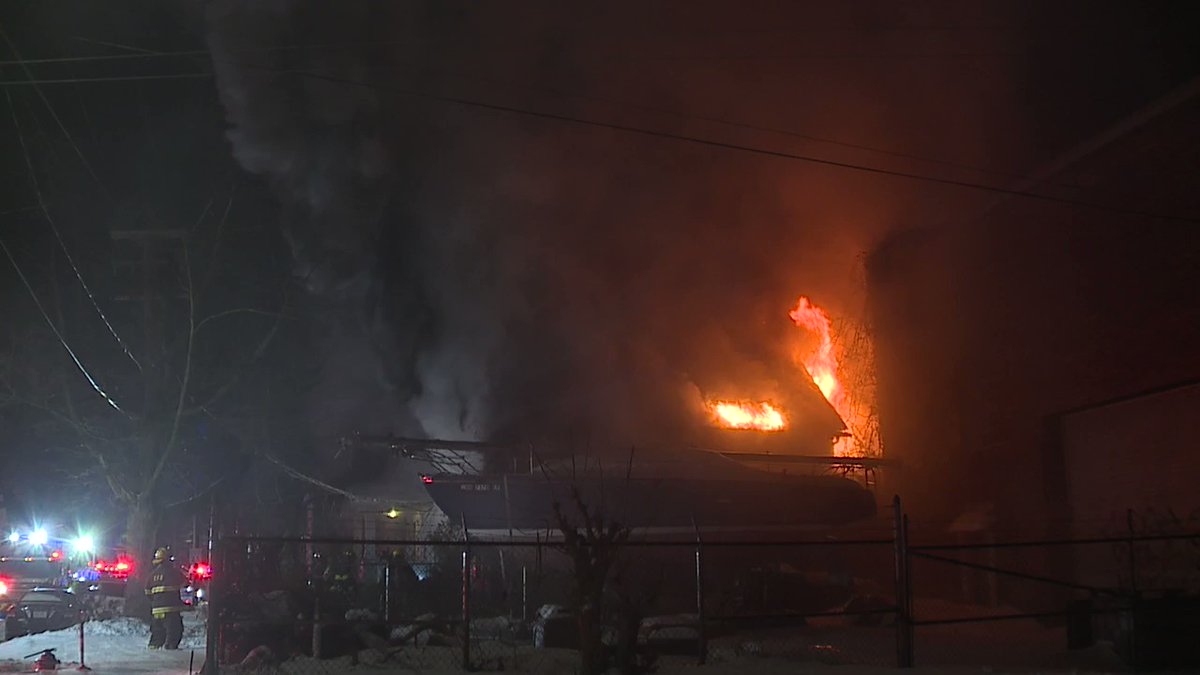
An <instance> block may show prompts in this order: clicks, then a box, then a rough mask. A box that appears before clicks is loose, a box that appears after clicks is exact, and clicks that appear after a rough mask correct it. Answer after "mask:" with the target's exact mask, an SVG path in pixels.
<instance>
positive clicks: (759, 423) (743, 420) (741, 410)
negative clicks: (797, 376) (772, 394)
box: [708, 401, 787, 431]
mask: <svg viewBox="0 0 1200 675" xmlns="http://www.w3.org/2000/svg"><path fill="white" fill-rule="evenodd" d="M708 409H709V411H711V412H712V415H713V418H714V419H715V421H716V422H717V424H719V425H720V426H722V427H725V428H727V429H756V430H758V431H781V430H783V429H785V428H787V418H785V417H784V416H783V411H781V410H780V409H779V408H776V407H775V406H773V405H771V404H770V403H768V402H766V401H761V402H757V403H756V402H754V401H709V403H708Z"/></svg>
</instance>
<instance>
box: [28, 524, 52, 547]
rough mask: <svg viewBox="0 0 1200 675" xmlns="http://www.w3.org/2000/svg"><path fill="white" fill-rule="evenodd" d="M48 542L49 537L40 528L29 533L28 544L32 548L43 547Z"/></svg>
mask: <svg viewBox="0 0 1200 675" xmlns="http://www.w3.org/2000/svg"><path fill="white" fill-rule="evenodd" d="M49 541H50V535H49V534H47V533H46V531H45V530H44V529H42V528H40V527H39V528H38V529H36V530H34V531H33V532H30V533H29V543H30V544H33V545H34V546H45V545H46V544H47V543H48V542H49Z"/></svg>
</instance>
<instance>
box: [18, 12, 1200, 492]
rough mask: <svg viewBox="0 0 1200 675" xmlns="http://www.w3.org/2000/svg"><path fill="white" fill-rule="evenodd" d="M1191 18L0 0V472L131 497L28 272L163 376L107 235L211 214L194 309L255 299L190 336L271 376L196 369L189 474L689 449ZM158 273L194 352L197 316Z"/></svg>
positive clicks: (61, 315)
mask: <svg viewBox="0 0 1200 675" xmlns="http://www.w3.org/2000/svg"><path fill="white" fill-rule="evenodd" d="M1197 18H1200V17H1198V16H1197V8H1195V7H1194V6H1193V5H1192V3H1175V4H1172V3H1155V4H1146V3H1122V2H1064V3H1043V2H1006V1H1004V2H1002V1H997V2H978V3H961V2H953V1H949V0H947V1H946V2H917V3H902V4H897V3H892V2H868V3H851V4H842V3H826V2H799V3H794V2H750V3H746V2H740V3H719V2H700V3H666V4H654V5H650V6H648V5H646V4H645V3H641V2H628V3H626V2H616V3H613V2H602V3H558V2H531V3H519V4H510V3H470V2H462V3H458V2H454V3H448V2H428V3H416V2H413V3H407V2H406V3H396V2H381V3H344V2H321V3H317V2H287V1H282V0H281V1H277V2H256V3H245V2H232V1H229V2H226V1H217V2H207V3H191V2H161V1H154V2H150V1H144V2H135V1H130V0H122V1H120V2H104V3H85V2H56V1H45V2H24V1H22V2H8V3H5V4H4V5H3V6H2V7H0V27H2V28H3V30H4V35H5V37H4V38H3V44H0V55H2V57H0V62H2V63H0V80H2V81H3V83H4V93H5V96H6V98H5V99H4V100H3V101H0V103H2V104H3V107H4V110H2V111H0V159H2V161H3V164H2V166H0V171H2V172H3V176H4V181H3V188H2V191H0V195H3V197H2V200H0V238H2V239H3V241H4V242H5V244H6V246H7V247H8V249H9V250H10V252H11V254H12V256H13V259H14V260H15V261H16V263H17V264H16V266H15V267H14V265H12V264H10V261H9V260H8V259H7V258H5V259H3V260H0V268H2V269H3V271H2V272H0V327H2V328H3V331H2V332H3V337H0V340H3V343H2V346H3V349H2V353H0V359H3V360H4V361H3V369H2V372H0V374H2V375H3V378H4V382H5V383H6V387H7V388H6V389H5V390H3V391H0V405H3V407H0V452H3V456H4V466H5V470H4V471H3V476H0V483H2V487H3V489H4V490H5V492H6V494H9V495H13V499H18V500H23V501H24V502H25V505H26V506H28V507H30V508H34V507H36V506H37V505H38V502H39V499H40V498H39V497H38V494H39V493H38V491H37V490H32V489H31V488H30V485H31V480H29V479H27V478H26V476H39V477H47V478H46V480H53V481H56V482H59V481H61V482H63V483H64V484H70V483H71V482H72V481H74V482H77V483H79V484H82V485H87V486H89V490H88V491H87V492H86V496H87V501H88V503H98V504H102V503H105V501H106V500H109V499H111V494H110V493H109V491H107V490H106V489H105V486H104V484H103V482H101V481H99V479H98V478H97V476H98V475H99V474H98V473H97V469H96V466H95V458H94V457H89V456H88V454H87V453H86V452H80V450H79V443H78V440H77V439H76V438H74V437H73V436H72V434H73V433H75V431H72V430H65V429H64V426H63V425H62V424H61V420H56V414H57V412H58V411H59V410H60V409H61V408H62V406H64V405H67V399H68V398H70V396H68V395H67V394H65V393H63V392H64V391H65V390H64V389H63V388H64V387H65V388H67V389H70V390H71V391H73V392H74V393H73V396H74V397H75V399H78V400H80V401H81V402H82V401H86V403H81V405H84V406H86V410H84V412H83V415H84V416H85V417H86V418H87V419H89V420H92V421H93V422H94V424H95V425H97V429H96V431H97V432H98V433H104V434H108V433H111V434H112V435H117V436H119V435H120V434H121V433H126V432H127V429H126V431H122V429H125V427H127V426H128V423H127V421H126V422H121V421H118V422H110V421H108V420H109V418H110V417H111V413H112V412H113V411H111V410H107V409H106V408H111V406H108V405H107V404H106V403H105V402H104V401H103V400H101V399H100V397H99V395H98V394H97V393H96V392H95V391H94V389H93V388H92V387H91V386H90V385H89V384H88V382H87V381H86V380H85V379H84V376H83V374H82V373H81V370H82V369H81V368H77V367H76V366H75V364H73V363H72V361H71V357H70V356H69V355H68V354H67V353H66V351H65V350H64V349H63V347H62V345H61V344H60V342H59V340H58V339H57V338H56V337H55V336H54V335H53V333H51V332H49V331H48V323H47V320H46V318H45V317H43V316H42V314H41V313H40V311H39V309H38V306H37V305H36V304H35V303H34V300H33V298H34V297H35V296H36V297H38V298H40V299H41V301H42V302H43V303H44V304H45V307H46V308H47V309H48V312H47V315H48V317H49V323H53V324H55V325H56V326H61V328H62V330H61V333H62V335H63V337H64V339H65V341H66V342H67V343H68V344H69V345H70V346H71V347H72V348H73V350H74V351H75V352H76V354H77V356H78V358H79V360H80V361H81V362H82V363H83V364H84V365H85V366H86V368H85V369H86V370H88V372H89V373H90V374H91V375H92V376H93V377H94V379H95V380H96V382H97V383H98V384H99V386H100V387H102V388H106V391H108V389H111V391H110V392H109V393H110V394H111V395H112V397H113V398H114V399H118V400H129V401H130V403H129V405H130V409H131V410H135V409H137V410H142V409H145V410H149V409H150V408H151V407H153V404H154V403H155V401H154V400H152V399H153V398H154V396H152V395H150V394H147V392H146V390H145V389H144V388H142V387H141V386H140V385H139V384H137V382H139V379H138V378H139V375H138V371H137V370H136V368H134V367H133V365H132V364H131V359H130V358H129V357H128V356H127V355H126V354H125V350H124V348H123V347H122V344H121V343H120V341H119V340H118V339H117V338H114V336H113V333H115V334H117V335H119V336H121V338H122V339H124V340H125V341H126V342H128V343H129V345H130V350H131V351H132V352H133V353H134V355H135V356H136V355H137V354H139V353H140V350H142V349H143V348H144V345H145V343H146V339H145V335H144V334H145V332H146V331H145V326H144V322H143V317H142V315H141V311H142V309H141V305H140V304H139V303H138V302H137V301H133V300H128V299H126V300H124V301H121V300H117V299H115V298H118V297H119V296H124V297H128V296H133V295H137V294H139V293H142V292H143V291H144V287H143V286H144V283H145V281H144V279H141V278H140V277H138V278H130V277H129V276H128V274H126V273H125V272H122V271H121V270H122V268H121V265H120V264H118V263H119V261H121V260H127V259H128V256H129V255H131V254H130V253H129V252H128V251H126V252H124V253H123V252H122V251H121V250H119V247H118V245H117V244H114V243H113V240H112V238H111V236H110V233H111V232H113V231H124V230H146V229H150V230H155V229H172V230H176V229H182V230H185V231H187V232H188V233H189V234H188V235H187V236H188V237H190V239H189V241H191V242H193V243H194V244H195V246H196V248H195V251H196V252H195V258H194V259H193V260H192V261H191V262H190V263H189V264H194V269H195V270H197V275H198V277H197V278H198V279H199V278H200V277H203V278H204V280H205V283H208V284H209V286H207V287H206V288H210V289H211V290H210V291H208V292H207V293H206V294H205V295H204V296H202V297H203V300H202V302H201V304H202V305H203V307H202V310H201V315H203V316H209V315H214V314H218V313H221V312H223V311H226V310H229V309H254V310H255V311H256V312H258V313H254V312H245V313H243V314H238V315H236V316H232V317H228V320H229V322H230V323H224V322H223V321H224V319H221V320H214V323H213V324H212V325H211V326H210V327H209V329H210V331H211V332H210V333H209V334H206V336H205V342H204V343H203V345H202V346H200V347H198V348H197V352H196V353H197V363H198V364H200V365H199V366H198V372H201V373H202V374H203V375H204V376H205V377H209V376H211V380H212V382H211V383H209V382H207V381H206V382H203V383H201V384H199V385H197V386H198V387H200V388H201V389H203V388H204V387H210V388H211V390H213V391H216V390H218V389H220V384H219V382H224V381H227V380H228V379H229V378H230V377H231V376H233V375H234V374H235V373H238V372H241V371H244V372H245V373H247V375H245V376H238V377H239V379H238V382H237V384H236V385H234V386H233V387H232V391H231V393H223V394H222V396H223V398H220V399H219V400H217V401H216V402H214V403H213V404H212V405H211V406H209V408H204V407H203V405H204V403H205V401H204V400H201V399H203V398H204V396H203V395H202V394H200V393H197V394H196V395H195V396H194V397H192V396H190V395H189V400H187V401H186V402H185V404H184V407H186V408H187V409H188V410H189V411H191V412H192V415H191V416H190V417H187V419H186V420H185V422H184V424H183V425H182V426H181V428H180V430H178V434H180V435H181V438H183V441H182V444H183V448H184V451H182V452H180V453H179V454H177V455H176V456H175V457H174V458H173V461H172V468H171V469H170V470H171V471H173V472H175V474H174V475H177V476H178V478H177V479H173V482H171V483H170V484H169V485H170V486H171V488H170V490H169V492H170V496H168V495H160V496H161V498H162V500H163V501H164V502H172V501H174V500H175V499H182V498H184V497H187V496H188V495H189V494H192V493H193V492H194V491H197V490H200V489H203V488H204V486H205V485H207V484H209V483H210V482H212V481H221V480H227V481H229V484H232V483H233V482H234V481H233V479H232V478H223V476H225V475H226V474H227V473H228V472H229V471H231V470H236V471H246V470H247V467H249V466H251V465H254V462H253V461H252V460H251V459H249V458H252V457H254V456H258V455H255V453H256V448H260V447H269V448H270V449H271V453H272V455H273V456H280V457H286V458H287V459H288V461H289V462H291V463H292V464H293V465H294V466H297V467H301V468H302V469H303V470H305V471H309V472H311V473H312V474H314V475H320V476H323V477H325V478H328V479H329V480H333V481H335V482H339V483H340V484H351V483H353V482H354V481H355V480H361V477H359V478H356V477H355V476H353V475H352V473H353V472H352V471H351V469H349V468H348V464H347V461H348V460H347V458H345V457H335V456H334V453H335V449H336V442H335V441H336V439H337V438H338V437H340V436H342V435H345V434H348V433H350V432H353V431H362V432H367V433H388V432H393V433H396V434H402V435H409V436H430V437H438V438H452V439H464V440H501V441H537V442H544V443H551V444H553V443H560V444H565V445H570V446H575V447H577V446H578V445H579V444H586V443H596V444H598V445H599V444H616V445H627V444H629V443H656V442H670V441H676V440H678V439H681V438H684V439H686V438H688V434H689V433H691V430H692V427H693V426H694V423H695V407H696V406H697V405H699V402H700V401H701V399H702V397H703V396H706V395H708V394H709V393H711V392H714V391H722V392H730V394H731V395H737V396H755V395H757V394H758V392H760V391H771V392H780V391H786V392H787V393H788V395H790V396H795V397H799V398H804V397H812V396H816V395H817V394H815V392H814V391H813V390H811V388H806V387H803V386H798V385H796V384H795V383H794V381H793V378H794V371H793V370H792V369H791V368H792V366H791V365H790V361H789V354H788V348H789V342H788V339H789V338H788V335H789V328H790V325H789V323H788V321H787V318H786V311H787V309H788V308H789V307H790V306H792V305H793V304H794V303H795V300H796V298H797V296H799V295H801V294H805V295H808V296H809V297H811V298H813V299H814V301H815V302H817V303H818V304H820V305H821V306H823V307H825V308H826V309H828V310H829V311H830V312H831V313H833V314H835V315H846V316H857V315H860V314H862V313H863V312H865V311H866V310H865V308H866V306H867V289H866V286H865V281H864V272H863V269H862V266H863V259H864V256H866V255H867V254H868V253H869V252H871V251H872V250H874V249H875V248H876V247H877V246H878V245H879V244H880V242H882V241H884V240H886V239H887V238H888V237H890V236H892V235H893V234H894V233H896V232H899V231H907V230H912V229H921V228H929V227H934V228H945V227H951V228H953V227H958V226H960V225H959V224H961V223H965V222H970V219H971V217H972V216H973V215H974V214H977V213H979V212H980V211H981V210H982V209H984V208H985V207H988V206H989V205H990V204H993V203H994V202H995V201H996V200H997V199H998V198H999V197H1001V196H1003V190H1008V189H1014V187H1013V186H1016V185H1020V181H1021V179H1022V177H1024V176H1027V175H1029V174H1030V173H1032V172H1033V171H1035V170H1036V169H1037V168H1038V167H1040V166H1042V165H1044V163H1045V162H1047V161H1049V160H1051V159H1052V158H1054V157H1057V156H1059V155H1061V154H1062V153H1064V152H1066V151H1068V150H1069V149H1071V148H1073V147H1075V146H1076V145H1078V144H1079V143H1081V142H1083V141H1085V140H1086V139H1088V138H1090V137H1092V136H1093V135H1094V134H1096V133H1097V132H1099V131H1100V130H1102V129H1104V128H1106V127H1108V126H1109V125H1111V124H1113V123H1115V122H1117V121H1118V120H1121V119H1122V118H1124V117H1125V116H1127V115H1129V114H1131V113H1133V112H1134V111H1136V110H1138V109H1139V108H1141V107H1142V106H1144V105H1146V104H1147V103H1148V102H1150V101H1152V100H1154V99H1156V98H1157V97H1159V96H1162V95H1164V94H1165V93H1167V92H1169V91H1171V90H1172V89H1174V88H1175V87H1177V86H1179V85H1180V84H1182V83H1184V82H1187V81H1189V80H1190V79H1191V78H1193V77H1195V76H1196V74H1197V72H1198V70H1200V69H1198V66H1200V46H1198V44H1200V43H1197V41H1196V40H1195V39H1194V36H1195V34H1196V31H1195V29H1196V27H1197V26H1198V25H1200V24H1198V22H1197ZM26 156H28V157H29V163H28V164H27V162H26V159H25V158H26ZM1017 189H1020V188H1017ZM39 192H40V195H41V203H44V204H45V207H46V211H48V212H49V215H50V217H51V218H52V220H53V223H54V228H51V227H50V226H49V225H48V223H47V219H46V214H45V213H43V211H42V209H41V207H40V206H39V196H38V193H39ZM1072 194H1073V195H1078V196H1077V197H1073V198H1075V199H1078V200H1081V201H1089V200H1095V199H1098V198H1101V197H1102V195H1091V194H1087V193H1086V192H1084V193H1072ZM1018 199H1021V198H1019V197H1018ZM1028 201H1030V202H1031V203H1032V204H1033V206H1031V207H1030V208H1041V206H1039V205H1038V203H1039V202H1038V200H1036V199H1035V200H1028ZM1057 206H1058V207H1062V204H1058V205H1057ZM961 226H963V227H966V225H961ZM55 231H57V233H58V236H57V237H56V235H55ZM1131 236H1132V235H1131ZM59 238H61V240H62V243H61V244H60V243H59V241H58V239H59ZM1192 241H1193V242H1194V238H1193V239H1192ZM189 250H190V249H189ZM68 256H70V258H71V259H70V260H68V259H67V257H68ZM71 262H74V264H75V267H76V268H77V269H78V272H79V274H78V275H76V274H75V272H74V270H72V269H71V267H70V263H71ZM1013 264H1019V260H1018V261H1017V262H1015V263H1013ZM164 265H165V267H164V271H163V272H162V274H163V275H164V276H162V277H161V278H159V280H158V281H156V282H155V283H166V284H168V285H171V284H174V286H171V289H174V288H176V287H177V286H178V285H179V284H180V283H182V282H181V281H180V279H181V278H182V277H181V276H180V274H179V272H178V270H179V269H181V267H180V265H181V263H180V261H179V260H178V259H177V258H172V259H171V260H168V261H167V262H165V263H164ZM18 268H19V269H20V270H21V273H22V274H24V275H25V279H26V280H27V281H28V282H29V284H30V286H31V287H32V289H33V292H32V293H31V292H30V289H29V288H27V287H26V286H25V284H24V282H23V281H22V279H21V277H20V276H19V275H18V272H17V269H18ZM200 270H205V271H200ZM207 270H211V271H207ZM126 271H127V268H126ZM123 274H124V275H125V276H123ZM134 276H135V277H136V275H134ZM80 278H82V279H83V280H84V281H85V282H86V283H87V284H89V285H90V288H91V290H92V291H93V293H94V296H95V298H96V303H95V304H96V305H98V306H99V307H100V308H101V309H102V310H104V311H105V312H107V313H108V314H109V315H110V316H109V319H110V320H111V324H112V327H113V330H111V331H110V330H109V329H108V327H106V326H105V324H104V323H103V322H102V321H101V320H100V318H99V315H98V314H97V313H96V312H95V307H94V305H93V303H92V301H91V299H90V298H89V297H88V294H87V293H86V292H85V291H84V289H83V288H82V285H81V284H80ZM163 280H166V281H163ZM196 283H199V282H198V281H197V282H196ZM161 295H162V297H163V298H166V299H164V300H163V307H162V311H163V313H164V316H165V317H167V318H165V319H164V324H165V325H166V326H167V327H166V328H164V329H163V330H164V331H165V333H166V334H165V336H163V337H164V339H165V340H166V342H167V343H170V344H172V345H174V346H170V347H168V348H167V349H166V350H165V352H164V354H165V355H164V356H163V357H162V358H163V363H166V364H175V365H174V366H172V367H173V368H176V369H177V368H178V363H179V361H178V358H179V354H180V353H181V352H180V351H179V349H180V348H179V345H178V344H177V340H176V338H177V337H178V336H177V334H176V333H173V332H172V331H173V330H175V329H174V328H171V327H172V326H178V325H181V324H180V322H182V321H184V320H185V318H186V317H185V316H184V314H183V309H182V306H183V305H182V304H181V302H180V301H179V300H178V297H179V294H177V293H174V292H173V291H169V292H162V293H161ZM172 298H174V299H172ZM271 331H275V332H274V333H271ZM268 333H271V337H272V339H271V340H270V342H269V344H268V345H267V346H265V347H264V348H263V349H262V350H258V349H257V345H258V343H259V341H260V339H261V338H262V337H263V336H264V335H266V334H268ZM172 336H176V337H172ZM983 339H986V337H985V338H983ZM172 340H176V342H172ZM173 387H174V389H173ZM177 387H178V381H177V379H176V380H171V378H170V377H168V378H167V384H166V385H164V388H163V389H162V391H161V392H159V393H160V394H161V393H163V392H166V394H164V395H166V396H168V397H169V396H171V395H174V394H171V393H170V392H171V391H176V392H177ZM6 397H7V398H6ZM34 399H36V402H37V404H38V405H36V406H33V405H31V401H33V400H34ZM193 399H194V400H193ZM72 400H74V399H72ZM122 425H125V426H122ZM884 433H885V437H886V433H887V430H886V428H885V430H884ZM214 457H218V458H220V460H219V461H218V462H214V461H213V459H212V458H214ZM23 458H29V459H23ZM176 464H178V465H179V466H175V465H176ZM214 464H217V465H216V466H214ZM35 480H41V478H38V479H35ZM245 480H252V479H249V478H245ZM256 489H258V490H261V486H260V487H259V488H256ZM81 503H83V502H81Z"/></svg>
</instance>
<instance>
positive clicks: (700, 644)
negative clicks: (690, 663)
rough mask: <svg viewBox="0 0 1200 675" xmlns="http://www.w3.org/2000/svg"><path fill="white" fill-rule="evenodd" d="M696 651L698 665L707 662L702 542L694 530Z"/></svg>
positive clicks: (698, 533)
mask: <svg viewBox="0 0 1200 675" xmlns="http://www.w3.org/2000/svg"><path fill="white" fill-rule="evenodd" d="M696 631H697V635H696V649H697V651H698V654H697V657H698V659H699V661H700V665H704V663H705V662H706V661H707V660H708V640H707V639H706V636H705V631H704V542H703V541H701V539H700V530H699V529H697V530H696Z"/></svg>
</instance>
